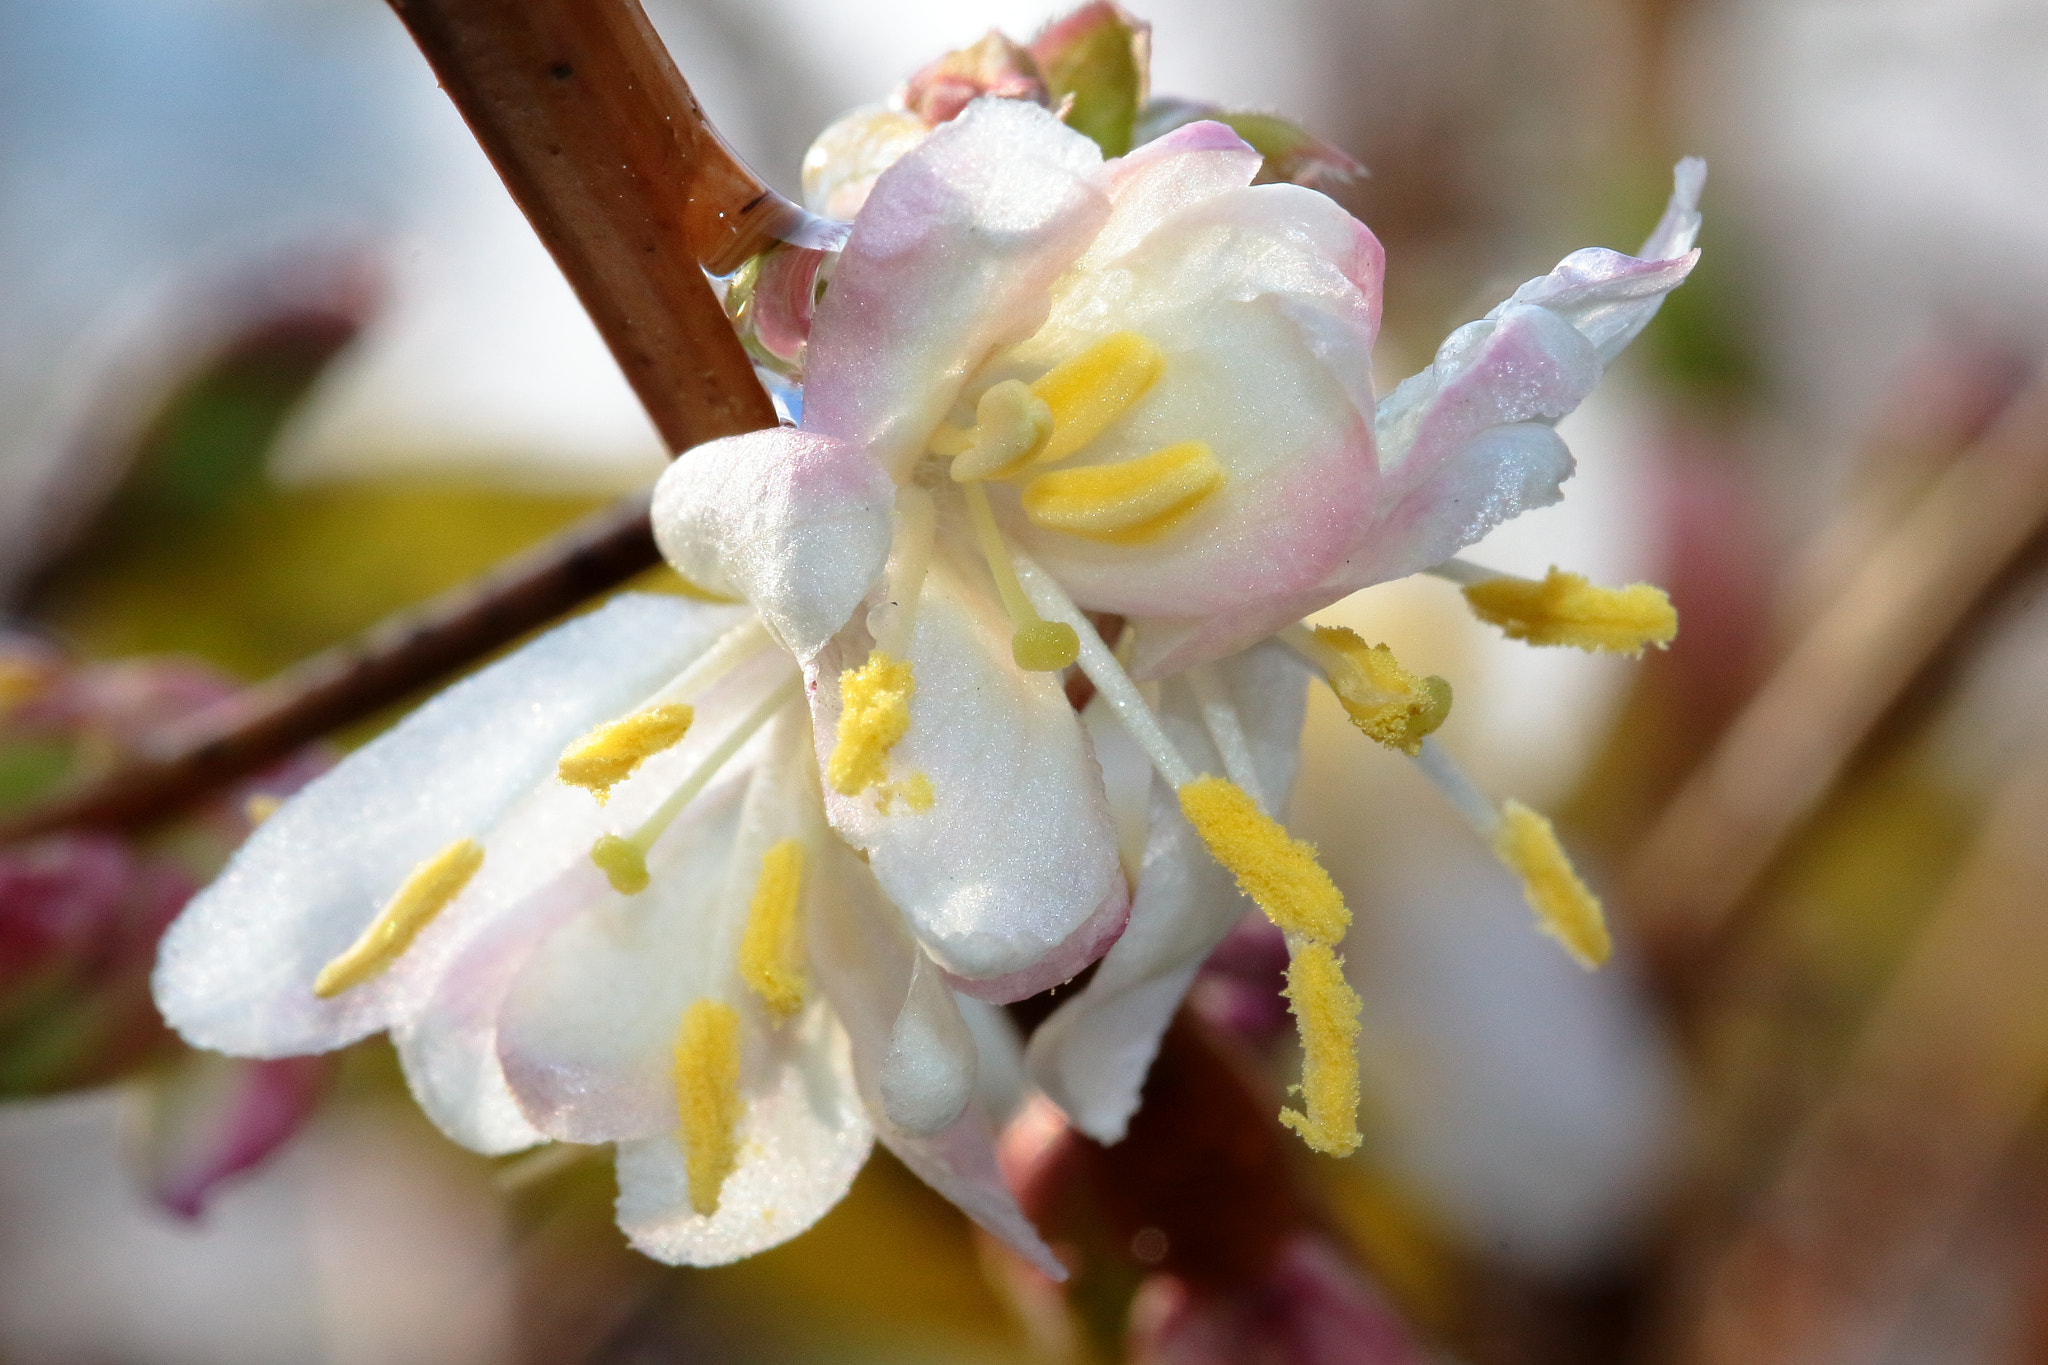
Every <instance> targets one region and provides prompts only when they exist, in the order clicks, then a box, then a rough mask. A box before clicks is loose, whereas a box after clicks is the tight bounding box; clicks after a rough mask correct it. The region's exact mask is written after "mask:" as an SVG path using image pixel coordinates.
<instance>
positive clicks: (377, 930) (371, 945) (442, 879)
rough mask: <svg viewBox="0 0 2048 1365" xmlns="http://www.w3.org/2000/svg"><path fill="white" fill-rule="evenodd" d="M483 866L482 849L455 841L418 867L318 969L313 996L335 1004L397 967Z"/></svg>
mask: <svg viewBox="0 0 2048 1365" xmlns="http://www.w3.org/2000/svg"><path fill="white" fill-rule="evenodd" d="M483 865H484V850H483V846H482V845H480V844H478V843H477V842H476V841H475V840H474V839H457V840H456V841H455V842H454V843H452V844H450V845H448V847H446V848H444V849H442V850H441V851H440V852H439V853H436V854H435V855H434V856H433V857H431V858H429V859H427V861H425V862H423V863H421V864H420V865H419V866H418V867H415V868H414V869H413V870H412V875H410V876H408V877H407V878H406V879H405V881H404V883H403V884H402V885H401V886H400V887H399V888H398V894H397V895H395V896H393V897H392V898H391V903H390V904H389V905H387V906H385V907H384V911H383V913H382V914H380V915H378V916H377V918H376V919H374V920H372V921H371V922H370V927H369V928H367V929H365V930H363V934H362V937H361V938H358V939H357V940H356V941H355V942H354V943H353V944H351V945H350V946H349V949H348V951H347V952H345V953H343V954H342V955H341V956H340V957H337V958H335V959H334V960H333V961H332V962H330V963H328V964H327V965H326V966H325V967H322V968H321V969H320V975H318V976H317V977H315V978H313V994H315V995H317V996H319V997H320V998H321V999H322V1000H327V999H331V998H333V997H334V996H337V995H340V994H341V993H342V992H343V991H346V990H353V989H354V988H355V987H357V986H360V985H362V984H363V983H364V982H365V981H368V980H370V979H371V978H372V977H375V976H376V975H378V974H379V973H380V972H382V971H383V970H384V969H385V968H387V967H389V966H390V965H391V964H392V963H393V962H396V961H397V960H398V958H399V955H400V954H402V953H403V952H404V951H405V950H406V949H407V948H410V947H411V946H412V941H413V940H414V939H415V938H418V937H419V933H420V930H422V929H424V928H426V927H427V925H429V924H430V923H432V922H433V919H434V916H436V915H438V914H440V913H441V911H443V910H444V909H446V908H447V906H448V902H450V901H452V900H454V899H455V898H456V896H458V895H460V894H461V892H462V888H463V887H465V886H467V885H469V879H470V878H471V877H474V876H475V875H476V870H477V869H478V868H480V867H482V866H483Z"/></svg>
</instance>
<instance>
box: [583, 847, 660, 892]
mask: <svg viewBox="0 0 2048 1365" xmlns="http://www.w3.org/2000/svg"><path fill="white" fill-rule="evenodd" d="M590 861H592V862H593V863H596V864H597V867H598V871H600V872H602V873H604V879H605V880H606V881H608V882H610V883H611V884H612V890H614V891H616V892H618V893H619V894H620V895H621V896H637V895H639V894H640V893H641V892H642V891H645V890H646V889H647V880H648V878H647V853H646V851H645V850H643V849H642V848H641V847H640V845H638V844H636V843H634V842H633V841H632V840H631V839H621V838H620V837H619V836H618V835H616V834H607V835H605V836H604V837H603V838H601V839H599V840H598V841H597V842H596V843H594V844H592V845H591V846H590Z"/></svg>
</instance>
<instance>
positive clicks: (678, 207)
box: [0, 0, 803, 842]
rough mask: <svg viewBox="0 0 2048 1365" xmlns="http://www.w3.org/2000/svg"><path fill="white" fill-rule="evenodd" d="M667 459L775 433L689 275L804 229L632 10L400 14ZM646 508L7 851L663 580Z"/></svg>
mask: <svg viewBox="0 0 2048 1365" xmlns="http://www.w3.org/2000/svg"><path fill="white" fill-rule="evenodd" d="M393 7H394V8H395V9H396V10H397V11H398V14H399V17H400V18H401V19H402V20H404V22H405V24H406V27H407V28H408V29H409V30H410V31H411V32H412V34H413V37H414V38H415V39H416V40H417V41H418V43H419V45H420V49H421V51H422V52H424V53H425V54H426V56H427V60H428V61H429V63H430V64H431V65H432V66H433V68H434V73H435V75H436V76H438V77H439V78H440V81H441V84H442V87H443V88H444V89H446V90H447V91H448V93H449V95H450V97H451V98H453V99H454V101H455V103H456V106H457V107H458V108H459V109H460V110H461V111H462V115H463V117H464V118H465V119H466V120H468V122H469V126H470V128H471V130H472V131H473V132H474V133H475V134H476V137H477V141H478V142H480V143H481V144H482V145H483V148H484V150H485V152H486V153H488V154H489V156H490V158H491V163H492V165H493V166H495V167H496V168H497V170H498V173H499V174H500V175H501V176H502V177H503V178H504V181H505V185H506V188H507V189H509V190H510V191H511V192H512V197H513V198H514V199H515V200H516V201H517V202H518V204H519V207H520V208H521V210H523V211H524V212H525V214H526V216H527V218H528V219H529V220H530V221H531V222H532V223H533V225H534V230H535V231H536V232H537V233H539V235H540V237H541V240H542V241H543V242H545V243H546V244H547V247H548V250H549V251H550V252H552V253H553V254H554V257H555V260H556V262H557V264H559V265H560V266H561V268H562V271H563V273H564V274H565V275H567V276H568V278H569V282H570V283H571V284H572V285H573V286H574V287H575V289H576V292H577V295H578V296H579V297H580V298H581V299H582V300H583V304H584V306H585V307H586V308H588V309H589V310H590V315H591V317H592V319H593V320H594V321H595V322H596V323H597V328H598V331H599V332H600V333H601V334H602V335H603V336H604V339H605V341H606V343H607V344H608V345H609V346H610V347H611V350H612V354H613V355H614V356H615V357H617V359H618V361H619V364H620V365H621V366H622V367H623V368H624V369H625V371H626V374H627V377H628V378H629V379H630V380H631V381H632V384H633V387H634V391H635V392H636V393H638V394H639V396H640V400H641V402H642V403H643V404H645V405H646V408H647V411H648V414H649V416H651V417H652V418H653V420H654V424H655V426H656V428H657V429H659V431H660V432H661V435H662V438H663V440H665V441H666V442H667V443H668V445H669V447H670V448H671V449H672V450H678V451H680V450H684V449H687V448H688V447H690V446H692V445H695V444H697V443H698V442H700V441H707V440H711V439H714V438H716V437H719V436H729V435H733V434H735V433H737V432H742V431H752V430H756V429H758V428H761V427H766V426H771V425H773V424H774V421H775V413H774V408H773V407H772V405H771V404H770V403H769V401H768V397H767V395H766V394H765V393H763V392H762V390H761V387H760V385H759V384H758V383H756V382H755V379H754V373H753V367H752V365H751V364H750V363H749V362H748V360H747V357H746V353H745V352H744V351H743V350H742V349H741V347H740V344H739V342H738V340H737V339H736V338H735V337H734V335H733V332H732V328H731V326H730V325H729V324H728V323H727V321H726V318H725V314H724V311H723V309H722V308H721V307H720V306H719V303H718V300H717V298H716V297H715V296H714V295H713V294H712V292H711V288H710V285H709V284H708V282H707V281H706V280H705V278H704V275H703V273H702V270H700V268H699V262H700V261H701V262H702V263H703V265H704V266H705V267H707V268H710V269H714V270H721V269H731V268H732V267H733V266H735V265H737V264H739V262H740V261H742V260H744V259H745V257H746V256H747V255H748V254H751V253H752V252H753V251H756V250H758V249H759V248H760V247H761V246H762V245H764V244H765V243H766V242H767V241H768V240H771V239H772V238H773V237H774V236H775V235H776V234H778V233H781V232H786V231H789V230H791V229H792V227H793V226H795V225H798V224H800V223H801V222H802V221H803V214H802V211H801V210H799V209H797V208H796V207H795V206H794V205H791V204H790V203H789V202H788V201H786V200H784V199H782V198H780V197H779V196H776V195H775V194H774V193H773V192H772V191H770V190H769V189H768V188H767V187H766V186H765V185H763V184H762V183H761V182H760V181H759V180H758V179H757V178H756V177H755V176H754V175H753V173H752V172H751V171H749V170H747V168H746V167H745V166H743V165H741V164H740V162H739V161H738V159H737V158H735V157H734V156H733V154H732V153H731V151H730V150H729V149H728V148H727V147H726V146H725V144H724V143H723V142H722V141H720V140H719V138H718V136H717V134H716V133H715V132H714V131H713V130H712V129H711V127H710V125H709V124H708V123H707V122H706V121H705V119H704V113H703V110H702V109H700V108H699V107H698V105H697V102H696V100H695V99H693V98H692V97H691V95H690V90H689V87H688V86H686V85H685V84H684V83H683V80H682V77H681V76H680V75H678V74H677V72H676V69H675V65H674V63H672V62H671V61H670V60H669V57H668V54H667V52H666V51H665V50H663V48H662V46H661V41H660V39H659V38H658V37H656V36H655V33H654V30H653V28H652V27H651V26H650V25H649V24H648V22H647V17H646V15H645V14H643V13H642V12H641V9H640V6H639V4H638V3H637V0H393ZM658 561H659V555H658V554H657V552H656V550H655V547H654V540H653V536H652V534H651V532H650V530H649V527H648V523H647V501H646V499H645V498H644V497H640V498H633V499H629V500H627V501H626V502H623V503H621V504H619V505H618V506H617V507H614V508H612V509H610V510H609V511H606V512H603V513H600V514H598V515H596V516H594V517H592V518H591V519H589V520H587V521H585V522H583V523H582V524H580V525H579V526H577V527H574V528H572V529H571V530H570V531H568V532H566V533H565V534H563V535H562V536H559V537H557V538H555V539H553V540H550V541H549V542H547V543H546V544H545V545H542V546H540V547H537V548H536V549H534V550H531V551H528V552H527V553H526V554H524V555H521V556H519V557H517V558H515V559H514V560H513V561H511V562H510V563H508V564H507V565H505V566H504V567H503V568H501V569H500V570H498V571H497V572H495V573H493V574H491V575H490V576H488V577H487V578H485V579H484V580H482V581H481V582H480V583H477V584H475V585H473V586H470V587H465V588H461V589H458V590H456V591H454V592H451V593H448V594H446V595H444V596H442V597H439V598H436V599H435V600H434V601H433V602H431V603H429V604H427V605H426V606H424V607H422V608H416V609H414V610H412V611H408V612H403V613H400V614H399V615H397V616H395V617H393V618H391V619H390V620H388V621H386V622H384V623H382V624H380V625H378V626H376V627H374V628H373V629H371V630H370V631H369V632H368V633H367V634H365V635H363V636H362V637H360V638H359V639H358V640H356V641H354V642H352V643H350V644H347V645H343V646H341V647H339V648H336V649H333V650H330V651H328V652H326V653H324V654H321V655H318V656H316V657H315V658H313V659H310V660H307V661H306V662H304V663H302V664H299V665H298V666H296V667H294V668H291V669H288V670H286V671H285V672H284V673H282V674H279V675H278V676H277V677H275V678H272V679H271V680H269V681H268V682H266V683H263V684H262V685H260V686H258V687H255V688H251V689H250V690H249V691H247V692H246V693H243V694H242V695H240V696H237V697H235V698H232V699H230V700H229V701H228V702H226V703H224V704H223V705H221V706H219V707H216V708H212V709H210V710H209V711H207V712H205V713H203V714H202V715H200V716H198V717H195V718H193V719H192V720H191V721H189V722H187V723H186V724H184V725H182V726H180V727H178V728H177V729H176V730H175V731H174V732H172V733H170V734H167V735H166V736H164V737H163V742H162V743H161V744H160V745H159V746H158V747H157V751H156V752H155V753H154V754H153V755H150V756H148V757H146V758H143V759H140V760H137V761H135V762H133V763H131V764H128V765H124V766H122V767H121V768H119V769H117V770H116V771H114V772H111V773H109V774H107V775H106V776H105V777H104V778H102V779H101V780H99V781H97V782H95V783H93V784H92V785H91V786H89V787H88V788H87V789H85V790H82V791H79V792H76V793H73V794H71V795H69V796H66V797H62V798H60V799H59V800H57V801H56V802H53V803H51V804H49V805H47V806H44V807H42V808H40V809H37V810H32V811H28V812H26V813H24V814H23V815H20V816H17V817H15V818H14V819H12V820H9V821H6V822H0V842H7V841H11V840H17V839H24V838H29V837H33V836H35V835H38V834H43V833H47V832H49V831H52V830H55V829H58V828H62V827H63V826H66V825H74V824H91V825H121V824H134V823H139V822H143V821H147V820H151V819H155V818H160V817H162V816H165V815H168V814H170V813H172V812H174V811H175V810H177V809H178V808H179V807H181V806H182V805H184V804H186V803H188V802H190V801H192V800H194V799H195V798H198V797H200V796H203V795H205V794H207V793H208V792H212V791H217V790H219V789H220V788H222V787H223V786H225V785H227V784H229V783H231V782H233V781H235V780H236V779H238V778H241V777H246V776H248V775H249V774H251V773H254V772H256V771H258V770H260V769H262V768H263V767H265V766H266V765H268V764H270V763H272V762H274V761H276V760H277V759H279V758H281V757H283V756H284V755H285V754H287V753H289V752H291V751H292V750H293V749H295V748H297V747H299V746H300V745H302V744H306V743H308V742H310V741H312V740H315V739H318V738H319V737H321V736H322V735H325V734H328V733H330V732H331V731H333V730H335V729H337V728H339V727H340V726H343V725H346V724H349V723H350V722H352V721H356V720H360V719H362V718H363V717H365V716H368V715H371V714H373V713H375V712H376V711H378V710H380V709H381V708H383V707H384V706H387V705H389V704H390V703H392V702H394V701H397V700H400V699H401V698H403V697H405V696H407V695H409V694H410V693H412V692H414V691H415V690H417V689H418V688H420V687H423V686H425V685H427V684H429V683H432V682H434V681H436V680H438V679H440V678H442V677H445V676H446V675H447V674H449V673H451V672H453V671H455V670H457V669H460V668H462V667H463V666H465V665H467V664H470V663H473V662H475V661H476V660H477V659H479V658H481V657H483V656H484V655H485V654H488V653H489V652H490V651H491V650H493V649H496V648H498V647H499V646H501V645H504V644H506V643H508V642H510V641H512V640H514V639H517V638H518V637H519V636H520V635H522V634H524V633H525V632H526V631H529V630H531V629H533V628H535V627H537V626H540V625H543V624H545V623H546V622H548V621H549V620H551V619H553V618H554V617H556V616H558V615H560V614H561V613H562V612H565V611H568V610H570V609H572V608H574V607H576V606H578V605H579V604H581V603H583V602H585V601H587V600H588V599H590V598H591V597H593V596H595V595H597V594H598V593H601V592H604V591H605V590H606V589H609V588H613V587H616V586H618V585H619V584H620V583H622V582H624V581H625V580H626V579H628V578H631V577H632V576H633V575H634V574H636V573H639V572H640V571H642V570H643V569H646V568H648V567H649V566H651V565H653V564H655V563H657V562H658Z"/></svg>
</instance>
